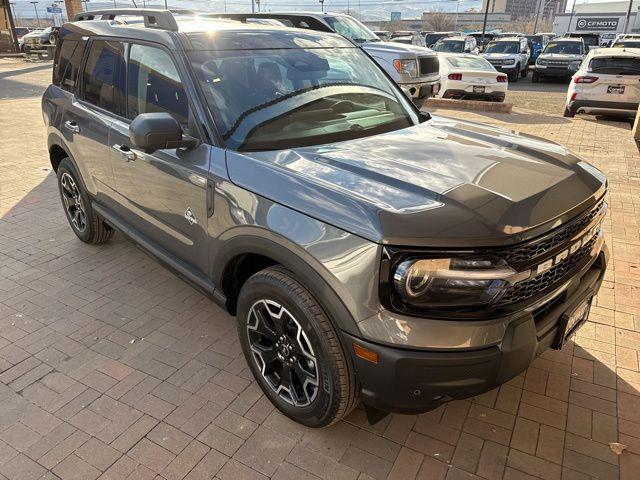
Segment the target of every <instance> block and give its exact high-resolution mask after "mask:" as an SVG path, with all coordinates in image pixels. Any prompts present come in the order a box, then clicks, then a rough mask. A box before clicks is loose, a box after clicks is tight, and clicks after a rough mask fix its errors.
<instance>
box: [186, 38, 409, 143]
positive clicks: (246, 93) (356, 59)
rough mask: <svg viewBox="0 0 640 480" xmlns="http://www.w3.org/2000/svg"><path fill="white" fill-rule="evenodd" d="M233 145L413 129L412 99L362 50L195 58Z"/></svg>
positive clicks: (222, 54)
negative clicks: (376, 66) (410, 105)
mask: <svg viewBox="0 0 640 480" xmlns="http://www.w3.org/2000/svg"><path fill="white" fill-rule="evenodd" d="M189 55H190V57H191V61H192V63H193V67H194V70H195V72H196V75H197V77H198V80H199V81H200V84H201V86H202V90H203V91H204V94H205V97H206V99H207V102H208V103H209V105H210V106H211V110H212V111H213V112H214V114H215V115H216V116H217V117H218V118H217V120H218V126H219V128H220V130H221V133H222V136H223V138H224V140H225V142H226V143H227V146H228V147H230V148H233V149H235V150H278V149H284V148H295V147H300V146H306V145H318V144H323V143H331V142H336V141H342V140H349V139H353V138H359V137H366V136H369V135H375V134H379V133H383V132H388V131H392V130H398V129H400V128H405V127H408V126H410V125H413V124H414V123H415V121H416V118H415V115H414V114H413V111H412V109H410V108H409V107H408V103H407V99H406V98H404V96H403V95H402V94H401V93H399V92H398V90H397V89H396V87H395V86H394V85H393V84H391V82H390V81H389V80H388V79H387V77H386V76H385V75H384V74H383V73H382V72H381V71H380V70H379V69H378V68H375V67H374V66H373V65H372V64H371V60H370V59H369V58H368V57H367V55H366V54H365V53H363V52H362V51H361V50H360V49H359V48H309V49H302V48H300V49H273V50H270V49H262V50H230V51H224V52H219V51H218V52H215V51H210V52H206V51H198V52H190V53H189Z"/></svg>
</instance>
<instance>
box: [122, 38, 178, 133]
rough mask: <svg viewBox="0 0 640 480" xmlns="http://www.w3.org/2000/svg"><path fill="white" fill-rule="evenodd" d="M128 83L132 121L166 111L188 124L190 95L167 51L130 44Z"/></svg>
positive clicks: (129, 115) (128, 114) (129, 113)
mask: <svg viewBox="0 0 640 480" xmlns="http://www.w3.org/2000/svg"><path fill="white" fill-rule="evenodd" d="M127 83H128V85H127V92H128V93H127V116H128V117H129V118H131V119H133V118H135V117H136V115H138V114H140V113H149V112H167V113H170V114H171V115H173V116H174V117H175V119H176V120H178V121H179V122H180V123H182V124H186V123H187V120H188V117H189V102H188V101H187V94H186V92H185V89H184V86H183V85H182V81H181V80H180V75H179V74H178V70H177V68H176V66H175V64H174V63H173V60H172V59H171V57H170V56H169V54H168V53H167V52H165V51H164V50H162V49H160V48H155V47H149V46H146V45H131V49H130V51H129V74H128V80H127Z"/></svg>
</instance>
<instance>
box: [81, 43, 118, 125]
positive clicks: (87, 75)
mask: <svg viewBox="0 0 640 480" xmlns="http://www.w3.org/2000/svg"><path fill="white" fill-rule="evenodd" d="M124 73H125V69H124V44H122V43H121V42H112V41H104V40H96V41H94V42H92V43H91V50H90V51H89V56H88V57H87V62H86V64H85V68H84V75H83V84H84V97H83V98H84V99H85V100H86V101H87V102H89V103H92V104H93V105H96V106H97V107H100V108H104V109H105V110H109V111H110V112H113V113H115V114H117V115H121V114H122V109H121V107H120V106H121V105H122V103H123V99H124Z"/></svg>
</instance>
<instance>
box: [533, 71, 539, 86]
mask: <svg viewBox="0 0 640 480" xmlns="http://www.w3.org/2000/svg"><path fill="white" fill-rule="evenodd" d="M539 81H540V74H539V73H538V72H533V73H532V74H531V83H538V82H539Z"/></svg>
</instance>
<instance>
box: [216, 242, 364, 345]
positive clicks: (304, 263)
mask: <svg viewBox="0 0 640 480" xmlns="http://www.w3.org/2000/svg"><path fill="white" fill-rule="evenodd" d="M279 241H282V243H279V242H278V241H274V240H273V239H269V238H265V237H264V236H258V235H255V234H243V235H239V236H236V237H233V238H231V239H228V240H225V241H224V242H223V247H222V249H221V250H220V251H219V252H218V253H217V255H216V256H215V260H214V262H213V271H212V279H213V283H214V285H216V288H220V289H221V290H222V292H223V294H224V296H225V306H226V308H227V310H228V311H229V313H231V314H232V315H235V313H236V309H237V301H238V295H239V293H240V289H241V288H242V285H243V284H244V282H245V281H246V280H248V279H249V277H251V276H252V275H253V274H255V273H257V272H258V271H260V270H263V269H265V268H268V267H270V266H274V265H280V266H282V267H284V268H286V269H288V270H290V271H291V272H292V273H293V274H294V275H295V276H296V278H297V279H298V281H300V283H301V284H302V285H303V286H304V287H305V288H306V289H307V290H309V292H310V293H311V294H312V295H313V296H314V297H315V298H316V299H317V300H318V302H319V303H320V305H321V307H322V308H323V309H324V310H325V312H326V314H327V316H328V317H329V319H330V321H331V322H332V323H333V325H334V327H335V328H336V329H340V330H344V331H347V332H349V333H352V334H353V335H359V334H360V331H359V329H358V327H357V325H356V322H355V320H354V318H353V316H352V314H351V313H350V312H349V310H348V308H347V307H346V305H345V304H344V302H342V300H341V299H340V295H339V294H338V293H337V292H336V289H335V288H333V287H332V286H331V283H332V282H331V280H330V279H329V278H326V277H330V276H331V274H330V272H328V271H327V270H326V269H325V268H324V267H323V266H322V264H321V262H319V261H318V260H316V259H315V258H314V257H312V256H311V255H310V254H308V253H306V252H303V253H302V254H300V253H299V250H300V247H296V246H295V245H288V243H290V242H288V241H286V239H279ZM320 272H326V273H325V275H322V274H321V273H320ZM334 280H335V281H336V282H337V279H334Z"/></svg>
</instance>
